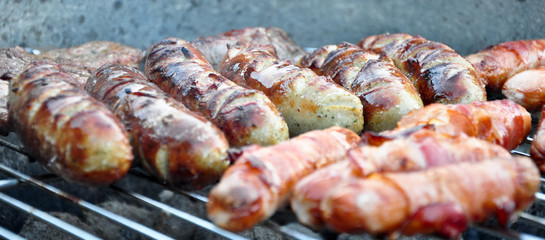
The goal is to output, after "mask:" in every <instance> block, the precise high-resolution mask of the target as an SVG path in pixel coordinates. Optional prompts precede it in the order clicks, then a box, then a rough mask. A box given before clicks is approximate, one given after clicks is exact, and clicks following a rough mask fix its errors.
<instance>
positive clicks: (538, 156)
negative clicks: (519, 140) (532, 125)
mask: <svg viewBox="0 0 545 240" xmlns="http://www.w3.org/2000/svg"><path fill="white" fill-rule="evenodd" d="M530 156H531V157H532V159H533V160H534V162H535V163H536V165H537V166H538V167H539V170H540V171H541V172H542V173H545V106H544V107H543V108H542V110H541V119H540V120H539V124H538V126H537V131H536V133H535V134H534V141H532V144H531V145H530Z"/></svg>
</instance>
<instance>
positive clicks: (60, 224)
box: [0, 193, 100, 239]
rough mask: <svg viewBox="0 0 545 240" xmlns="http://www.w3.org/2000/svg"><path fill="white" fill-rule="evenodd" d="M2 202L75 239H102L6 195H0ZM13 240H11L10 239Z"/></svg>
mask: <svg viewBox="0 0 545 240" xmlns="http://www.w3.org/2000/svg"><path fill="white" fill-rule="evenodd" d="M0 201H3V202H4V203H7V204H9V205H11V206H13V207H15V208H17V209H19V210H21V211H24V212H26V213H28V214H30V215H32V216H34V217H37V218H39V219H41V220H43V221H45V222H47V223H49V224H51V225H53V226H55V227H57V228H59V229H60V230H63V231H64V232H66V233H68V234H71V235H73V236H75V237H78V238H81V239H100V238H98V237H95V236H94V235H92V234H90V233H88V232H86V231H83V230H81V229H80V228H78V227H75V226H73V225H71V224H69V223H66V222H64V221H62V220H60V219H58V218H56V217H54V216H52V215H50V214H48V213H46V212H44V211H41V210H39V209H36V208H34V207H32V206H30V205H28V204H26V203H24V202H21V201H19V200H17V199H15V198H12V197H10V196H8V195H6V194H4V193H0ZM8 239H11V238H8Z"/></svg>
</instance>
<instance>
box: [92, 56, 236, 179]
mask: <svg viewBox="0 0 545 240" xmlns="http://www.w3.org/2000/svg"><path fill="white" fill-rule="evenodd" d="M85 89H86V90H87V91H88V92H89V93H91V95H92V96H93V97H95V98H97V99H99V100H100V101H102V102H104V103H106V105H107V106H108V107H109V108H110V109H111V110H112V112H113V113H114V114H116V116H117V117H118V118H119V119H121V121H122V123H123V124H124V126H125V128H126V129H127V130H128V132H129V134H130V135H131V139H132V140H131V142H132V145H133V148H134V150H135V151H134V152H135V155H136V156H137V157H138V158H139V159H140V160H141V161H142V163H143V164H144V166H145V167H146V168H147V169H148V170H149V171H150V172H151V173H152V174H153V175H154V176H156V177H157V178H159V180H161V181H163V182H164V183H168V184H170V185H173V186H174V187H177V188H183V189H198V188H202V187H204V186H207V185H209V184H211V183H213V182H215V181H217V180H218V179H219V177H220V176H221V174H222V173H223V171H225V169H226V168H227V166H228V165H229V161H228V160H227V148H228V147H229V145H228V143H227V140H226V139H225V136H224V134H223V133H222V132H221V131H220V130H219V129H218V128H216V126H214V125H213V124H212V123H211V122H209V121H208V120H206V119H204V118H203V117H201V116H199V115H196V114H195V113H192V112H191V111H189V109H187V108H186V107H185V106H183V105H182V104H181V103H179V102H177V101H176V100H174V99H172V98H169V97H168V96H167V95H166V94H165V93H164V92H163V91H161V90H160V89H159V88H158V87H157V86H155V84H153V83H151V82H148V81H147V79H146V77H145V76H144V75H143V74H142V73H140V72H139V71H138V70H136V69H134V68H132V67H128V66H121V65H115V64H106V65H104V66H102V67H100V68H99V69H97V70H96V71H95V72H93V74H92V75H91V77H90V78H89V80H88V81H87V84H86V86H85Z"/></svg>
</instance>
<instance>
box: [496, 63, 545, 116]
mask: <svg viewBox="0 0 545 240" xmlns="http://www.w3.org/2000/svg"><path fill="white" fill-rule="evenodd" d="M502 93H503V95H505V97H506V98H507V99H510V100H512V101H513V102H516V103H518V104H520V105H521V106H523V107H524V108H526V109H527V110H528V111H532V112H533V111H538V110H540V109H541V107H543V105H545V66H541V67H537V68H535V69H530V70H526V71H522V72H520V73H517V74H515V75H513V76H512V77H510V78H509V79H507V81H506V82H505V83H504V84H503V88H502Z"/></svg>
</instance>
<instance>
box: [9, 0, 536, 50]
mask: <svg viewBox="0 0 545 240" xmlns="http://www.w3.org/2000/svg"><path fill="white" fill-rule="evenodd" d="M0 9H2V14H1V15H0V23H2V25H1V26H2V27H1V28H0V47H8V46H14V45H20V46H24V47H34V48H50V47H67V46H72V45H77V44H81V43H84V42H86V41H90V40H112V41H117V42H121V43H125V44H128V45H132V46H135V47H139V48H142V49H145V48H147V47H149V45H151V44H152V43H154V42H156V41H159V40H161V39H163V38H166V37H180V38H184V39H186V40H193V39H195V38H196V37H199V36H202V35H211V34H216V33H220V32H224V31H227V30H230V29H233V28H243V27H247V26H275V27H280V28H283V29H284V30H286V31H287V32H288V33H290V34H291V36H292V37H293V38H294V40H295V41H296V42H297V43H299V44H300V45H303V46H305V47H320V46H322V45H324V44H332V43H339V42H340V41H349V42H357V41H358V40H360V39H361V38H363V37H365V36H368V35H372V34H378V33H384V32H391V33H393V32H407V33H411V34H419V35H422V36H423V37H425V38H428V39H430V40H434V41H439V42H443V43H445V44H447V45H449V46H451V47H452V48H454V49H455V50H457V51H458V52H459V53H461V54H463V55H465V54H468V53H471V52H474V51H477V50H479V49H482V48H484V47H486V46H488V45H491V44H495V43H498V42H501V41H510V40H516V39H528V38H545V1H542V0H518V1H517V0H481V1H473V0H457V1H447V0H435V1H428V0H405V1H396V0H381V1H374V0H345V1H328V0H310V1H280V0H269V1H240V0H211V1H197V0H191V1H188V0H180V1H161V0H139V1H121V0H116V1H110V0H95V1H83V0H79V1H68V0H40V1H38V0H30V1H29V0H27V1H25V0H0Z"/></svg>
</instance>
